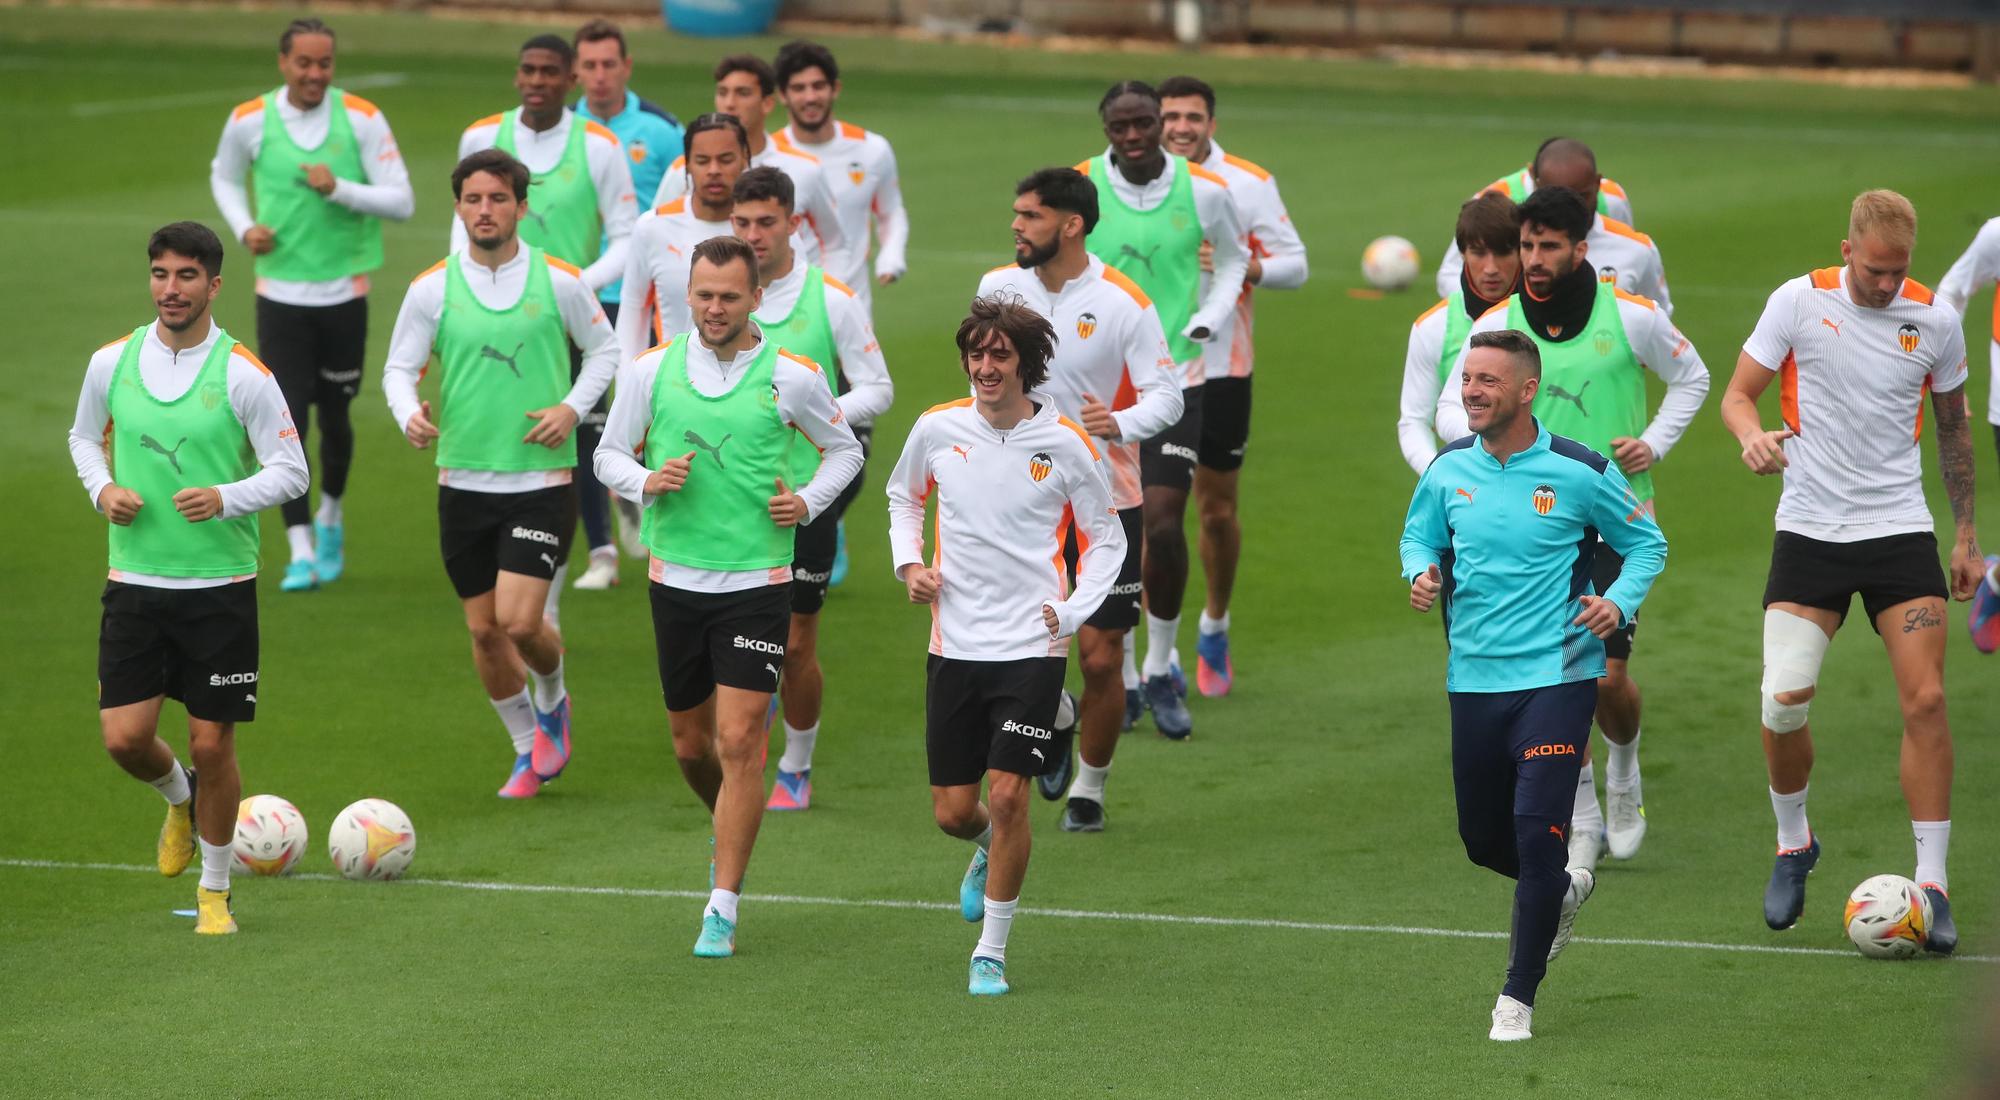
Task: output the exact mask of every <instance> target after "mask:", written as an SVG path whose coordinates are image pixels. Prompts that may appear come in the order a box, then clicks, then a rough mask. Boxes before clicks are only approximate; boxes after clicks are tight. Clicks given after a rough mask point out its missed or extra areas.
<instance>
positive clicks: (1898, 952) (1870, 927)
mask: <svg viewBox="0 0 2000 1100" xmlns="http://www.w3.org/2000/svg"><path fill="white" fill-rule="evenodd" d="M1841 922H1842V923H1844V924H1845V925H1846V926H1847V938H1848V939H1850V940H1853V941H1854V946H1856V947H1858V948H1860V949H1861V953H1862V954H1863V955H1866V956H1868V957H1869V958H1871V959H1907V958H1912V957H1914V956H1916V955H1920V954H1922V953H1923V950H1924V944H1925V943H1926V942H1927V941H1928V940H1929V938H1930V931H1931V899H1930V896H1929V895H1927V894H1925V893H1924V892H1923V890H1922V889H1921V888H1920V887H1918V886H1917V884H1916V883H1914V882H1911V881H1910V880H1909V879H1906V878H1904V877H1903V876H1901V875H1876V876H1875V877H1874V878H1871V879H1868V880H1867V881H1865V882H1863V883H1862V884H1861V885H1859V886H1856V887H1855V888H1854V892H1853V893H1852V894H1849V895H1848V896H1847V910H1846V912H1845V913H1844V914H1843V915H1842V916H1841Z"/></svg>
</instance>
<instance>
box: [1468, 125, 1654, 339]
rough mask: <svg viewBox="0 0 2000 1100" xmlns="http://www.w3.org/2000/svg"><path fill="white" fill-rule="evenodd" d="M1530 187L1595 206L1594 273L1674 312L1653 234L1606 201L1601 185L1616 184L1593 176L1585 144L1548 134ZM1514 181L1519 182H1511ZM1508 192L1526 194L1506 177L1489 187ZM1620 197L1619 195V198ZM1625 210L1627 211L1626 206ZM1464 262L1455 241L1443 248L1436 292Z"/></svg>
mask: <svg viewBox="0 0 2000 1100" xmlns="http://www.w3.org/2000/svg"><path fill="white" fill-rule="evenodd" d="M1533 172H1534V181H1533V187H1531V188H1530V189H1529V193H1532V192H1533V191H1535V190H1544V189H1547V188H1550V187H1567V188H1569V189H1570V190H1572V191H1574V192H1576V193H1577V194H1578V195H1581V196H1583V203H1584V206H1585V208H1586V209H1593V208H1594V209H1595V210H1596V213H1595V214H1594V215H1593V220H1592V222H1591V228H1590V238H1589V239H1590V252H1591V263H1592V264H1593V265H1595V266H1596V268H1597V274H1598V277H1599V278H1601V279H1603V280H1604V281H1605V282H1608V283H1616V284H1617V285H1618V287H1619V289H1621V290H1626V291H1630V292H1631V293H1633V294H1638V295H1640V296H1642V297H1646V298H1650V299H1652V300H1653V301H1654V302H1655V303H1657V304H1658V305H1659V306H1660V307H1661V308H1662V309H1664V310H1666V311H1667V314H1668V315H1669V316H1672V315H1673V312H1674V303H1673V299H1672V298H1671V297H1669V296H1668V294H1667V274H1666V265H1665V264H1664V263H1663V262H1662V261H1661V259H1660V248H1659V246H1658V245H1656V244H1654V243H1653V238H1651V237H1649V236H1647V235H1646V234H1644V233H1641V232H1639V231H1638V230H1636V229H1634V228H1632V226H1631V225H1630V224H1629V223H1628V222H1627V221H1626V220H1625V219H1623V218H1620V217H1619V216H1618V212H1617V207H1616V204H1615V203H1613V202H1612V201H1611V196H1610V191H1609V190H1608V188H1607V186H1606V185H1610V186H1611V187H1615V186H1617V185H1616V184H1612V183H1611V181H1609V180H1607V179H1605V178H1604V177H1603V176H1601V175H1599V174H1598V171H1597V156H1596V154H1594V153H1592V152H1591V151H1590V146H1588V145H1585V144H1583V143H1582V142H1580V141H1573V140H1570V139H1568V138H1550V139H1549V140H1548V141H1547V142H1545V143H1543V145H1542V148H1541V150H1540V151H1539V152H1538V153H1537V154H1536V156H1535V167H1534V169H1533ZM1516 183H1518V181H1516ZM1488 190H1489V191H1493V190H1498V191H1500V193H1502V194H1505V195H1508V196H1509V197H1511V198H1512V199H1514V201H1515V202H1526V201H1527V200H1528V194H1527V193H1519V192H1518V190H1517V187H1516V186H1514V185H1509V181H1507V180H1501V181H1499V182H1498V183H1496V184H1494V185H1493V186H1492V187H1490V188H1488ZM1619 197H1620V198H1622V194H1621V195H1620V196H1619ZM1624 213H1626V214H1630V213H1631V210H1630V208H1629V207H1627V208H1626V209H1625V210H1624ZM1463 265H1464V258H1463V257H1462V256H1461V255H1460V254H1459V251H1458V246H1457V243H1456V242H1454V243H1453V244H1452V246H1451V247H1450V248H1449V249H1447V250H1446V251H1445V256H1444V262H1443V263H1441V264H1439V265H1438V276H1437V281H1438V294H1439V295H1444V294H1446V293H1448V292H1449V291H1450V289H1451V287H1452V286H1453V285H1455V284H1456V283H1457V282H1458V269H1459V268H1460V267H1462V266H1463Z"/></svg>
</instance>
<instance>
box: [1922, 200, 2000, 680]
mask: <svg viewBox="0 0 2000 1100" xmlns="http://www.w3.org/2000/svg"><path fill="white" fill-rule="evenodd" d="M1996 279H2000V218H1994V219H1992V220H1990V221H1988V222H1987V223H1986V224H1985V225H1982V226H1980V227H1979V232H1978V234H1976V235H1975V236H1974V237H1973V238H1972V243H1971V244H1970V245H1968V246H1966V249H1965V254H1964V255H1962V256H1960V257H1959V258H1958V260H1957V262H1955V263H1953V264H1952V265H1951V270H1949V271H1947V272H1945V275H1944V279H1943V280H1941V281H1940V282H1939V283H1938V288H1937V297H1938V300H1939V301H1941V302H1943V303H1944V304H1946V305H1948V306H1950V307H1951V308H1952V309H1954V310H1956V311H1958V313H1959V314H1960V315H1963V314H1964V313H1965V307H1966V303H1967V302H1968V301H1969V300H1970V299H1971V298H1972V295H1973V294H1974V293H1975V292H1976V291H1978V290H1981V289H1984V288H1985V287H1986V285H1987V284H1988V283H1991V282H1994V281H1995V280H1996ZM1987 354H1988V361H1989V364H1990V366H1989V367H1988V369H1989V370H1990V371H1991V372H1992V377H1993V379H1994V381H1995V383H1996V384H1995V385H1994V386H1993V387H1992V388H1991V391H1990V393H1989V395H1988V397H1987V399H1986V419H1987V421H1988V422H1989V423H1991V424H1992V425H1993V439H1994V442H1995V444H1996V446H2000V297H1995V298H1994V300H1993V341H1992V343H1991V345H1990V346H1989V350H1988V353H1987ZM1965 625H1966V628H1967V629H1968V630H1970V631H1971V632H1972V644H1973V645H1975V646H1977V647H1978V648H1979V651H1980V652H1981V653H1992V652H1993V651H1994V650H1996V649H2000V556H1989V557H1988V558H1987V559H1986V577H1985V583H1983V584H1981V585H1980V586H1979V587H1978V589H1976V590H1975V591H1974V592H1973V595H1972V612H1971V614H1969V615H1967V616H1966V620H1965Z"/></svg>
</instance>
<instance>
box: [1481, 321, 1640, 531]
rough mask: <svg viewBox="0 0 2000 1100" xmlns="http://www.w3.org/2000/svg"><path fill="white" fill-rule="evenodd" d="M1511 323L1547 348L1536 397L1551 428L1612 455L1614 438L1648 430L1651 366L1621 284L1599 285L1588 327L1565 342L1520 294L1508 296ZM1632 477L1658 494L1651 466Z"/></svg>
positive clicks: (1537, 407)
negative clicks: (1629, 334) (1532, 315)
mask: <svg viewBox="0 0 2000 1100" xmlns="http://www.w3.org/2000/svg"><path fill="white" fill-rule="evenodd" d="M1507 327H1508V328H1511V329H1515V330H1517V331H1520V332H1525V333H1527V334H1528V335H1529V336H1530V337H1531V338H1533V339H1534V341H1535V344H1536V345H1537V346H1538V347H1540V348H1541V352H1542V389H1541V393H1539V394H1538V395H1536V397H1535V415H1536V416H1537V417H1539V418H1540V419H1541V421H1542V424H1543V426H1544V427H1546V428H1548V430H1550V431H1552V432H1554V433H1555V434H1557V435H1563V436H1568V437H1569V438H1571V439H1574V440H1576V441H1577V442H1578V443H1581V444H1583V445H1585V446H1587V447H1589V448H1590V449H1591V450H1593V451H1596V452H1597V453H1598V454H1601V455H1603V456H1604V457H1606V458H1610V457H1611V441H1612V440H1613V439H1617V438H1619V437H1621V436H1631V437H1634V438H1637V436H1638V435H1639V433H1640V432H1642V431H1644V430H1645V428H1646V375H1645V368H1644V367H1642V366H1641V365H1640V363H1639V357H1638V356H1637V355H1634V354H1633V353H1632V344H1631V341H1629V340H1628V339H1627V338H1626V336H1625V321H1624V319H1623V318H1621V317H1620V316H1619V315H1618V288H1617V287H1616V286H1614V285H1613V284H1611V283H1598V284H1597V301H1596V303H1595V304H1594V305H1592V306H1591V309H1590V321H1589V322H1588V323H1587V324H1586V326H1585V330H1584V332H1583V333H1581V334H1580V335H1577V336H1575V337H1572V338H1570V339H1568V340H1565V341H1563V342H1562V343H1555V342H1554V341H1551V340H1549V339H1548V338H1547V334H1546V333H1542V332H1536V331H1534V329H1533V328H1531V327H1530V326H1529V324H1528V317H1527V314H1526V313H1525V312H1524V311H1523V310H1522V309H1521V296H1520V295H1518V294H1516V295H1514V296H1513V297H1512V298H1509V299H1508V300H1507ZM1629 480H1630V481H1631V483H1632V493H1633V495H1635V496H1637V497H1638V498H1639V499H1640V500H1641V501H1648V500H1651V499H1653V475H1652V473H1651V472H1650V471H1649V472H1646V473H1638V474H1633V475H1631V477H1630V478H1629Z"/></svg>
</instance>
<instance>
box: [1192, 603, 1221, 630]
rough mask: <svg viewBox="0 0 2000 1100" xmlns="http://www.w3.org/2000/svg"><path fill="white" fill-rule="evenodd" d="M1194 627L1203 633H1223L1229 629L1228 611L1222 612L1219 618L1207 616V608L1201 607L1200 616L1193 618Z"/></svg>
mask: <svg viewBox="0 0 2000 1100" xmlns="http://www.w3.org/2000/svg"><path fill="white" fill-rule="evenodd" d="M1195 629H1197V630H1199V631H1201V632H1202V633H1203V634H1225V633H1228V631H1229V612H1227V611H1225V612H1223V613H1222V617H1221V618H1220V619H1211V618H1209V617H1208V609H1207V608H1205V607H1204V608H1202V609H1201V618H1199V619H1196V620H1195Z"/></svg>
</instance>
